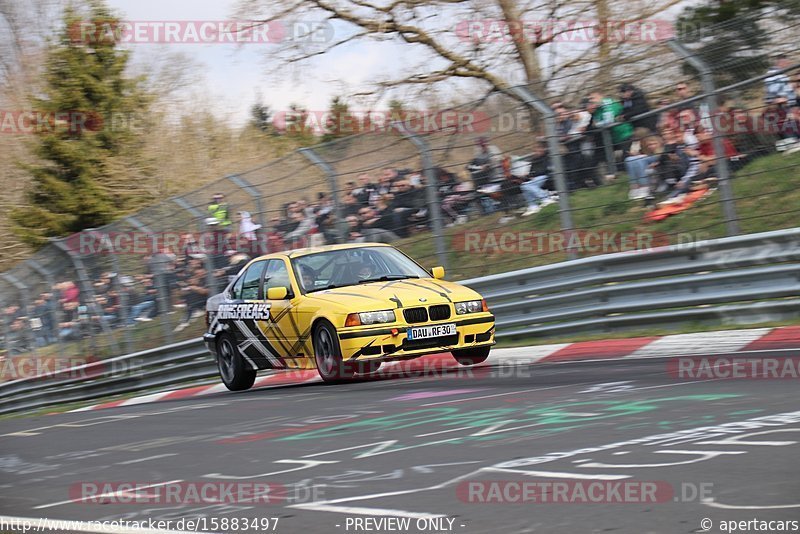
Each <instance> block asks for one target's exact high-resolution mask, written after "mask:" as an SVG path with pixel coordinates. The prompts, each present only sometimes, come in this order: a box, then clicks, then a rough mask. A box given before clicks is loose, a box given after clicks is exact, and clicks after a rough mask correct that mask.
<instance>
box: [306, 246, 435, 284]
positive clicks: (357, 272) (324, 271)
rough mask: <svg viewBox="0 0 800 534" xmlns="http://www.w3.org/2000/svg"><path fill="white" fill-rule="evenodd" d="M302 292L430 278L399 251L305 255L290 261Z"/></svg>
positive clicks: (356, 250) (378, 249) (368, 249)
mask: <svg viewBox="0 0 800 534" xmlns="http://www.w3.org/2000/svg"><path fill="white" fill-rule="evenodd" d="M292 266H293V267H294V271H295V275H296V276H297V280H298V281H299V283H300V287H301V288H302V289H303V292H305V293H309V292H312V291H321V290H323V289H333V288H335V287H344V286H353V285H357V284H364V283H369V282H380V281H385V280H402V279H405V278H427V277H429V276H430V275H429V274H428V273H427V272H426V271H425V270H424V269H423V268H422V267H420V266H419V265H417V264H416V263H414V262H413V261H412V260H410V259H409V258H408V257H406V256H405V255H404V254H403V253H402V252H400V251H399V250H395V249H394V248H391V247H360V248H347V249H342V250H330V251H327V252H317V253H315V254H307V255H305V256H300V257H298V258H293V259H292Z"/></svg>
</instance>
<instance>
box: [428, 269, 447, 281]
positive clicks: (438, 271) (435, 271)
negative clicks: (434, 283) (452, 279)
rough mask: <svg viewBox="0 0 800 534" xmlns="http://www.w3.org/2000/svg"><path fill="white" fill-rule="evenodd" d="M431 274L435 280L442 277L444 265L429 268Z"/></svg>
mask: <svg viewBox="0 0 800 534" xmlns="http://www.w3.org/2000/svg"><path fill="white" fill-rule="evenodd" d="M431 274H432V275H433V277H434V278H436V279H437V280H442V279H444V267H434V268H433V269H431Z"/></svg>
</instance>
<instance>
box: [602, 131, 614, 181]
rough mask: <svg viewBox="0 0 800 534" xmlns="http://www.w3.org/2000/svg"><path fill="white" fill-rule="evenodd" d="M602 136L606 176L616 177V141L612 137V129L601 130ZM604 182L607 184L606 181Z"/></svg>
mask: <svg viewBox="0 0 800 534" xmlns="http://www.w3.org/2000/svg"><path fill="white" fill-rule="evenodd" d="M600 136H601V137H602V138H603V151H604V152H605V156H606V174H608V175H614V176H616V175H617V160H616V158H615V156H614V140H613V138H612V137H611V128H609V127H607V126H603V127H602V129H601V130H600ZM604 178H605V177H604ZM603 182H605V179H604V180H603Z"/></svg>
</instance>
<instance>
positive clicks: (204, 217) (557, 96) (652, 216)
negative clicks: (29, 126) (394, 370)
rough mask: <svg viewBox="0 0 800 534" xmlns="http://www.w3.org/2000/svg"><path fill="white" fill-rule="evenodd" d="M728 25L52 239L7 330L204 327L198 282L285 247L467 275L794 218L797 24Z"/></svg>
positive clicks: (75, 348)
mask: <svg viewBox="0 0 800 534" xmlns="http://www.w3.org/2000/svg"><path fill="white" fill-rule="evenodd" d="M750 22H753V21H749V22H748V23H750ZM753 23H754V24H756V23H755V22H753ZM733 24H741V21H738V22H736V23H726V24H722V25H717V26H715V27H712V28H705V29H703V32H700V33H702V35H698V34H697V31H696V30H694V31H695V33H694V34H692V33H687V34H686V35H683V36H682V37H681V39H682V41H677V40H671V41H664V42H657V43H653V44H652V45H650V46H647V47H644V48H643V47H638V48H637V49H636V51H635V54H636V58H635V60H631V59H630V58H627V59H626V60H625V61H622V60H619V61H618V63H611V62H609V63H605V64H602V65H594V66H589V67H586V68H584V69H583V70H582V71H581V72H579V73H573V74H570V75H569V76H564V77H562V78H556V79H551V80H549V81H548V83H547V85H546V86H545V85H544V84H542V85H538V86H520V87H512V88H509V89H508V90H507V91H506V92H502V93H498V92H493V93H491V94H488V95H485V96H484V97H482V98H480V99H478V100H475V101H472V102H468V103H466V104H462V105H458V106H453V107H451V108H448V109H436V110H421V109H406V110H403V109H395V110H393V111H392V113H391V114H387V116H385V117H384V119H385V120H383V121H382V122H380V123H376V122H374V121H373V122H370V121H363V120H362V121H361V122H360V123H358V127H357V128H355V130H357V133H355V134H354V135H348V136H345V137H340V138H338V139H335V140H333V141H330V142H327V143H324V144H320V145H316V146H313V147H309V148H304V149H301V150H298V151H297V152H294V153H292V154H289V155H288V156H286V157H283V158H281V159H278V160H275V161H272V162H270V163H267V164H265V165H263V166H261V167H258V168H256V169H252V170H249V171H245V172H239V173H237V174H232V175H229V176H226V177H224V178H220V179H219V180H218V181H216V182H214V183H212V184H209V185H206V186H204V187H202V188H200V189H197V190H195V191H191V192H188V193H186V194H184V195H182V196H179V197H175V198H171V199H167V200H165V201H163V202H161V203H160V204H157V205H154V206H151V207H149V208H147V209H144V210H142V211H140V212H138V213H136V214H134V215H131V216H128V217H126V218H124V219H121V220H119V221H117V222H115V223H113V224H110V225H108V226H106V227H104V228H99V229H95V230H87V231H85V232H82V233H81V234H79V235H75V236H70V237H69V238H65V239H61V240H54V241H53V242H52V243H51V244H49V245H48V246H46V247H45V248H43V249H42V250H40V251H39V252H37V253H36V254H35V255H34V256H33V257H32V258H30V259H29V260H27V261H25V262H22V263H21V264H19V265H17V266H16V267H15V268H13V269H11V270H10V271H8V272H6V273H3V274H2V275H0V306H2V310H3V313H2V321H3V324H2V330H1V331H0V336H1V337H2V341H1V342H0V348H2V350H3V351H4V354H5V355H6V356H7V357H11V358H13V357H17V356H20V355H25V354H29V355H33V356H37V357H54V358H61V359H62V360H63V359H71V358H81V359H86V358H90V357H92V358H102V357H106V356H109V355H113V354H119V353H122V352H133V351H137V350H142V349H146V348H150V347H154V346H158V345H163V344H166V343H170V342H174V341H180V340H182V339H187V338H190V337H196V336H198V335H199V334H200V333H201V332H202V330H203V327H204V323H203V315H204V303H205V300H206V298H207V297H208V296H209V295H211V294H214V293H216V292H218V291H219V290H221V289H222V287H224V285H225V284H226V282H227V281H228V277H229V276H232V275H235V274H236V273H237V272H238V270H239V269H240V268H241V267H242V266H243V265H244V263H245V262H247V261H248V260H249V259H250V258H252V257H254V256H256V255H260V254H263V253H267V252H275V251H280V250H284V249H289V248H298V247H305V246H317V245H322V244H329V243H341V242H375V241H377V242H387V243H392V244H395V245H396V246H398V247H399V248H401V249H402V250H404V251H405V252H407V253H408V254H409V255H411V256H412V257H414V258H415V259H417V260H418V261H419V262H420V263H422V264H423V265H424V266H426V267H431V266H434V265H444V266H445V267H446V268H447V270H448V272H449V276H450V277H451V278H452V279H466V278H471V277H476V276H482V275H487V274H492V273H498V272H505V271H510V270H514V269H518V268H523V267H530V266H534V265H540V264H545V263H553V262H557V261H562V260H565V259H570V258H580V257H586V256H591V255H596V254H604V253H610V252H621V251H628V252H631V253H635V252H637V251H641V250H645V249H651V248H653V247H658V246H663V245H669V244H676V243H687V242H693V241H697V240H703V239H709V238H714V237H722V236H725V235H735V234H739V233H753V232H758V231H762V230H774V229H779V228H787V227H793V226H796V216H797V212H798V211H800V208H798V205H800V204H799V201H800V192H798V185H800V176H798V169H800V144H798V137H800V135H798V130H800V55H799V54H798V47H797V44H796V39H794V38H793V36H795V35H796V33H797V28H796V24H795V23H794V22H791V21H785V22H782V21H780V19H779V18H778V19H776V18H769V17H765V18H764V22H763V23H760V22H759V23H758V24H760V26H759V28H760V31H761V34H760V35H759V39H758V40H757V42H756V44H757V45H758V49H756V48H755V45H754V44H753V43H754V42H750V41H747V42H737V41H736V40H735V36H734V33H735V32H733V31H732V28H733V26H732V25H733ZM708 36H716V37H717V38H711V39H709V38H708ZM632 53H633V52H632ZM601 71H602V75H600V74H599V73H600V72H601ZM601 80H612V81H601ZM350 118H352V117H350ZM353 122H354V121H350V127H351V130H350V131H352V130H353V128H352V125H353ZM5 378H13V376H12V377H9V376H8V374H6V376H5Z"/></svg>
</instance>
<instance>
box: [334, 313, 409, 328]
mask: <svg viewBox="0 0 800 534" xmlns="http://www.w3.org/2000/svg"><path fill="white" fill-rule="evenodd" d="M396 320H397V318H396V317H395V315H394V310H381V311H373V312H361V313H351V314H350V315H348V316H347V320H346V321H345V326H359V325H369V324H380V323H393V322H395V321H396Z"/></svg>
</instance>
